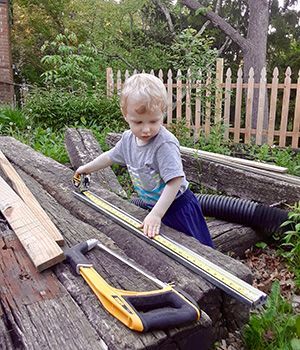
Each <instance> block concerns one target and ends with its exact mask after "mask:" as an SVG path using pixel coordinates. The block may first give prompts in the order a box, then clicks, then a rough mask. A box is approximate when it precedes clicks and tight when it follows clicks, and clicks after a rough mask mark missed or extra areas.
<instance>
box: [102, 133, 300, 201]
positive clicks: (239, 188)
mask: <svg viewBox="0 0 300 350" xmlns="http://www.w3.org/2000/svg"><path fill="white" fill-rule="evenodd" d="M120 137H121V135H120V134H116V133H110V134H108V136H107V139H106V141H107V143H108V144H109V145H110V146H114V145H115V144H116V143H117V141H118V140H119V139H120ZM181 156H182V161H183V166H184V170H185V173H186V175H187V179H188V181H191V182H194V183H196V184H198V185H200V184H201V185H203V186H205V187H206V188H209V189H211V190H214V191H218V192H222V193H225V194H227V195H229V196H235V197H239V198H244V199H249V200H254V201H257V202H260V203H264V204H268V205H271V204H274V203H281V202H284V203H286V204H290V205H293V204H294V203H295V202H298V201H299V199H300V186H299V185H296V184H292V183H288V182H286V181H283V180H278V179H275V178H272V177H269V176H266V175H265V176H263V175H259V174H255V173H250V172H246V171H243V170H241V169H237V168H236V167H231V166H229V165H224V164H220V163H218V162H214V161H212V160H211V161H210V160H208V159H202V158H201V157H200V156H198V155H197V156H196V155H191V154H190V152H187V151H184V150H181Z"/></svg>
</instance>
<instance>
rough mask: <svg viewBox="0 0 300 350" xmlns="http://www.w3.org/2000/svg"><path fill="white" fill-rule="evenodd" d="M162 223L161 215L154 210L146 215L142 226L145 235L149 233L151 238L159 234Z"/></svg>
mask: <svg viewBox="0 0 300 350" xmlns="http://www.w3.org/2000/svg"><path fill="white" fill-rule="evenodd" d="M160 225H161V218H160V216H158V215H156V214H155V213H153V212H150V213H149V214H148V215H147V216H146V217H145V219H144V221H143V223H142V226H141V227H143V232H144V234H145V235H147V236H148V237H150V238H153V237H155V236H156V235H158V234H159V230H160Z"/></svg>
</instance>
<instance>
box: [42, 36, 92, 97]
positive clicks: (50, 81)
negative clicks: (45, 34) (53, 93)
mask: <svg viewBox="0 0 300 350" xmlns="http://www.w3.org/2000/svg"><path fill="white" fill-rule="evenodd" d="M41 51H42V53H44V52H48V53H49V54H48V55H46V56H44V57H43V58H42V59H41V62H42V63H43V64H45V65H46V66H47V68H48V70H47V71H45V72H44V73H43V74H42V78H43V80H44V83H45V84H46V85H47V86H50V87H56V88H58V87H60V88H63V89H66V90H67V91H77V90H81V89H83V90H87V89H91V88H93V86H96V85H97V75H95V73H94V72H93V70H94V66H96V57H97V50H96V48H95V47H94V46H93V45H91V43H90V42H86V43H79V41H78V38H77V36H76V34H75V33H72V32H70V31H69V30H68V29H65V32H64V33H63V34H58V35H57V36H56V38H55V39H54V40H53V41H52V42H48V41H46V42H45V43H44V45H43V46H42V48H41Z"/></svg>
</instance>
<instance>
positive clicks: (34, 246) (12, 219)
mask: <svg viewBox="0 0 300 350" xmlns="http://www.w3.org/2000/svg"><path fill="white" fill-rule="evenodd" d="M0 198H1V199H0V211H1V212H2V214H3V215H4V217H5V218H6V220H7V221H8V223H9V224H10V226H11V228H12V229H13V230H14V232H15V234H16V235H17V237H18V238H19V240H20V242H21V243H22V245H23V247H24V249H25V250H26V252H27V254H28V255H29V257H30V259H31V261H32V262H33V264H34V266H35V267H36V268H37V270H38V271H43V270H45V269H47V268H48V267H51V266H53V265H55V264H57V263H59V262H61V261H63V260H64V254H63V251H62V250H61V249H60V248H59V246H58V245H57V244H56V243H55V242H54V241H53V240H52V238H50V237H49V236H47V235H45V228H44V226H42V224H41V223H40V221H39V220H38V219H37V218H36V217H35V216H34V215H33V213H32V211H31V210H30V209H29V208H28V206H27V205H26V204H25V203H24V202H23V201H22V199H21V198H20V197H19V196H18V195H17V194H16V193H15V192H14V191H13V189H12V188H10V186H9V185H8V184H7V183H6V182H5V181H4V179H3V178H2V177H0Z"/></svg>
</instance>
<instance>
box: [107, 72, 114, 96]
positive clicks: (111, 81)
mask: <svg viewBox="0 0 300 350" xmlns="http://www.w3.org/2000/svg"><path fill="white" fill-rule="evenodd" d="M113 74H114V73H113V70H112V68H110V67H108V68H106V96H107V97H112V96H113V95H114V76H113Z"/></svg>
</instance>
